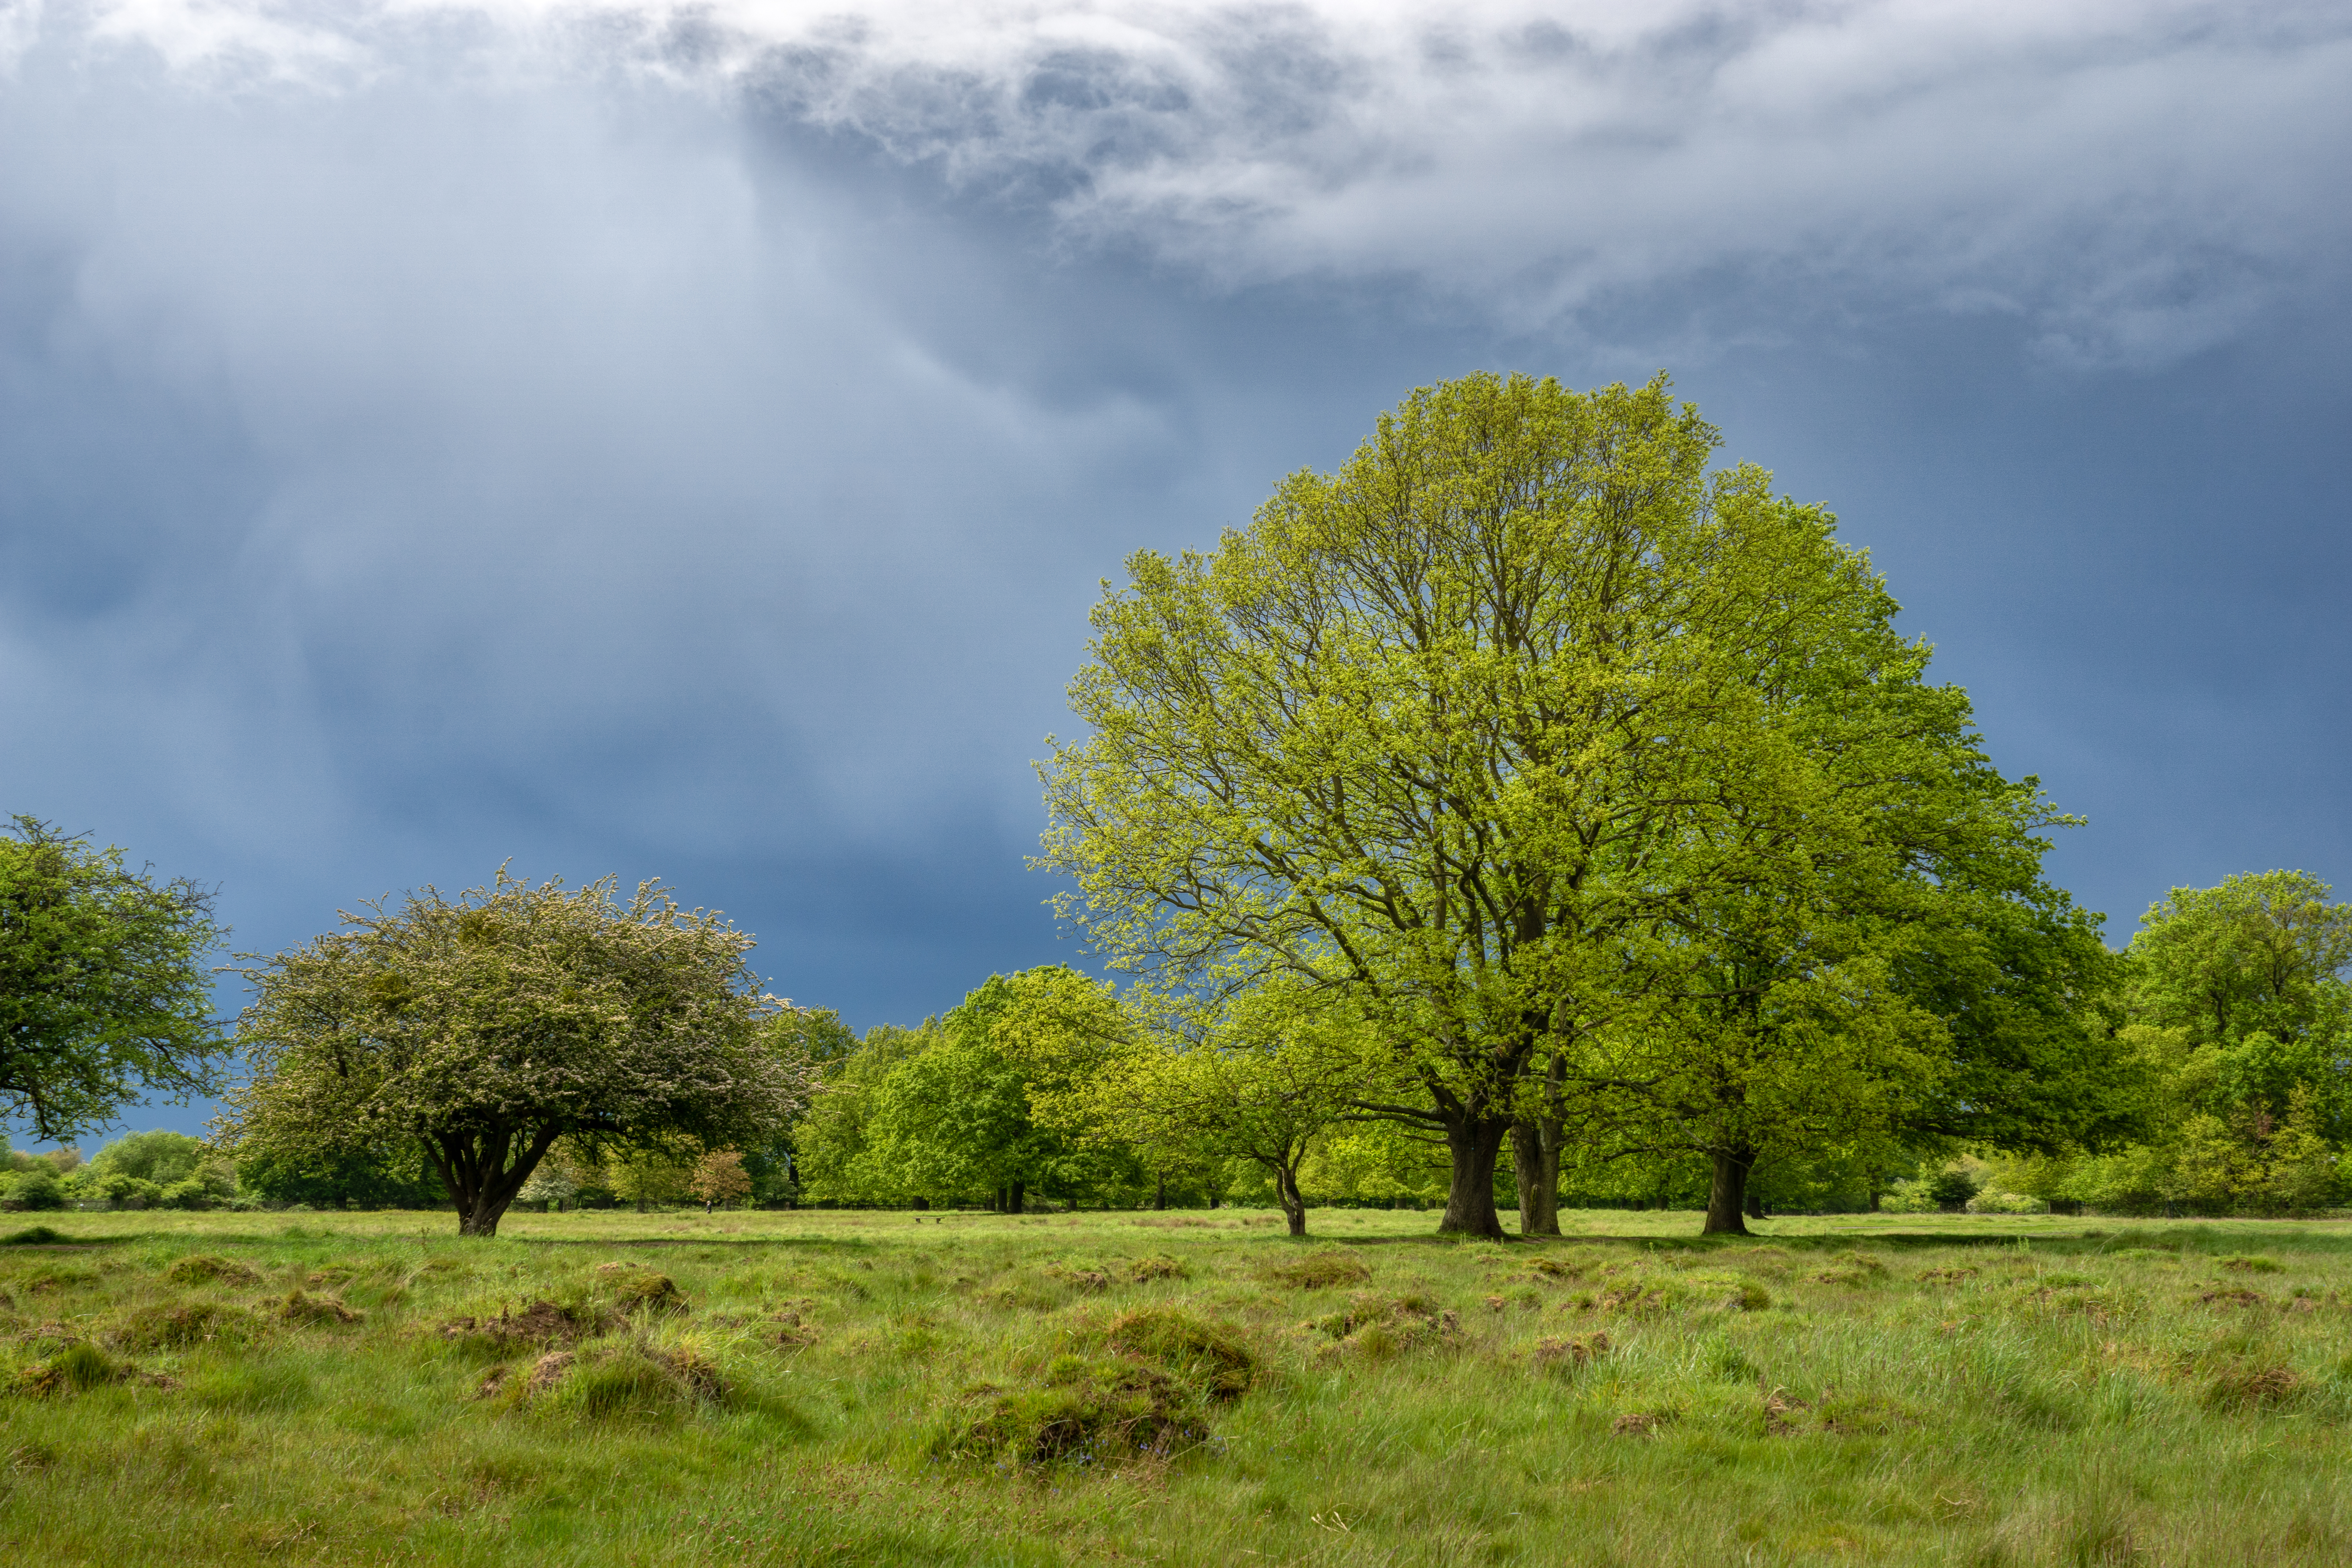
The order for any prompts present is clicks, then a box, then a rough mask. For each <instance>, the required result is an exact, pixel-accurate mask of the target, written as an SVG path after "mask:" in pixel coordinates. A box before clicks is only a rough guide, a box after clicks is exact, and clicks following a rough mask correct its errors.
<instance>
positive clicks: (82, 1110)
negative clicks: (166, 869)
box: [0, 816, 223, 1138]
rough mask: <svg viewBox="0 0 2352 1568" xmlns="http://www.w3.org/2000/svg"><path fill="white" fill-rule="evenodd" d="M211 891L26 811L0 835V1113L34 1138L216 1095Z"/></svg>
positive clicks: (215, 931) (216, 931)
mask: <svg viewBox="0 0 2352 1568" xmlns="http://www.w3.org/2000/svg"><path fill="white" fill-rule="evenodd" d="M222 934H223V931H222V928H221V927H219V926H218V925H216V924H215V923H214V921H213V916H212V895H211V894H210V893H209V892H208V891H207V890H205V889H203V888H200V887H198V886H197V885H196V884H195V883H194V882H191V881H188V880H186V879H174V880H172V881H158V880H157V879H155V878H154V877H153V875H152V873H150V872H147V871H133V870H131V868H129V867H128V866H127V865H125V864H124V862H123V858H122V851H121V850H120V849H112V848H110V849H94V848H92V847H90V846H89V843H88V842H87V841H86V840H84V839H80V838H68V837H64V836H62V835H60V834H58V832H57V831H56V830H55V829H53V828H51V827H49V826H47V825H46V824H44V823H41V822H38V821H36V820H35V819H34V818H32V817H29V816H19V817H17V818H16V819H15V826H14V827H12V828H0V1116H29V1117H30V1118H31V1120H32V1125H33V1131H34V1134H35V1135H36V1136H37V1137H41V1138H64V1137H67V1136H68V1135H70V1134H71V1133H73V1132H75V1131H79V1130H81V1129H84V1128H90V1127H97V1126H101V1125H103V1124H104V1123H106V1122H108V1121H112V1120H113V1118H114V1114H115V1112H116V1111H118V1110H121V1108H122V1107H123V1106H124V1105H125V1104H127V1103H128V1102H130V1101H131V1100H135V1099H137V1098H139V1097H140V1096H141V1095H142V1094H155V1093H161V1094H163V1095H166V1096H170V1097H172V1098H173V1100H175V1101H184V1100H186V1098H187V1097H188V1096H190V1095H192V1094H205V1093H209V1092H211V1090H212V1089H213V1088H214V1087H215V1071H214V1069H215V1060H216V1058H218V1057H219V1055H220V1054H221V1051H222V1047H221V1044H220V1041H219V1037H218V1036H217V1034H216V1032H215V1029H214V1026H213V1023H212V1019H211V1013H212V1005H211V1003H212V994H211V986H210V984H209V983H208V979H207V976H206V973H205V964H206V963H207V962H208V961H209V955H210V954H211V952H212V950H213V948H214V945H215V943H216V942H218V941H219V940H220V938H221V936H222Z"/></svg>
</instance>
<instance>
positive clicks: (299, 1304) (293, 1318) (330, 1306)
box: [270, 1290, 367, 1326]
mask: <svg viewBox="0 0 2352 1568" xmlns="http://www.w3.org/2000/svg"><path fill="white" fill-rule="evenodd" d="M270 1315H271V1316H272V1317H274V1318H277V1319H278V1321H281V1322H288V1323H299V1324H303V1325H305V1326H312V1325H316V1324H320V1323H338V1324H341V1323H356V1322H358V1321H361V1320H362V1318H364V1317H366V1316H367V1314H366V1313H364V1312H362V1311H359V1310H356V1309H354V1308H351V1307H346V1306H344V1305H343V1304H342V1303H341V1301H338V1300H335V1299H334V1298H333V1297H331V1296H310V1295H305V1294H304V1293H303V1292H302V1291H300V1290H289V1291H288V1292H287V1293H286V1299H285V1300H282V1301H280V1302H278V1305H277V1306H275V1307H273V1308H271V1309H270Z"/></svg>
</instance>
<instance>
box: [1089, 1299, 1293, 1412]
mask: <svg viewBox="0 0 2352 1568" xmlns="http://www.w3.org/2000/svg"><path fill="white" fill-rule="evenodd" d="M1104 1338H1105V1340H1106V1341H1107V1342H1108V1343H1109V1345H1110V1347H1111V1348H1112V1349H1113V1350H1116V1351H1118V1352H1122V1353H1123V1354H1126V1355H1129V1356H1133V1357H1135V1358H1137V1359H1139V1360H1141V1361H1144V1362H1147V1363H1150V1364H1151V1365H1153V1366H1155V1367H1157V1368H1159V1369H1160V1370H1161V1371H1162V1372H1164V1373H1167V1374H1168V1375H1169V1376H1170V1377H1171V1378H1173V1379H1175V1380H1176V1382H1177V1383H1178V1384H1181V1385H1182V1386H1184V1387H1185V1388H1187V1389H1189V1390H1190V1391H1192V1393H1193V1394H1195V1395H1196V1396H1197V1397H1199V1398H1201V1399H1203V1400H1207V1401H1211V1402H1214V1401H1218V1400H1225V1399H1238V1398H1240V1397H1241V1396H1242V1395H1243V1394H1246V1393H1248V1392H1249V1387H1250V1384H1252V1383H1253V1382H1254V1381H1255V1379H1256V1376H1257V1358H1256V1357H1255V1356H1254V1355H1252V1354H1251V1353H1250V1349H1249V1346H1248V1344H1247V1343H1246V1342H1244V1340H1243V1338H1242V1336H1241V1333H1240V1331H1238V1330H1235V1329H1233V1328H1230V1327H1228V1326H1227V1325H1225V1324H1223V1323H1213V1322H1209V1321H1205V1320H1203V1319H1200V1318H1196V1317H1193V1316H1192V1314H1191V1313H1189V1312H1182V1311H1179V1310H1175V1309H1174V1308H1172V1307H1147V1308H1145V1309H1143V1310H1140V1311H1134V1312H1127V1313H1123V1314H1121V1315H1120V1316H1118V1317H1117V1318H1115V1319H1113V1320H1112V1321H1111V1324H1110V1328H1109V1330H1108V1331H1107V1332H1106V1334H1105V1335H1104Z"/></svg>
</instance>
